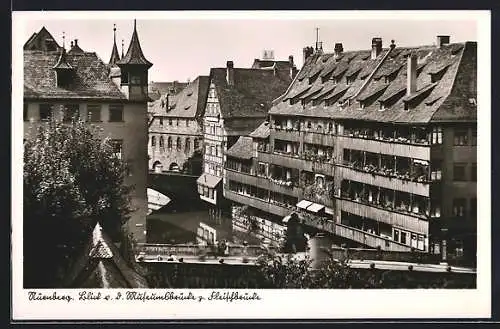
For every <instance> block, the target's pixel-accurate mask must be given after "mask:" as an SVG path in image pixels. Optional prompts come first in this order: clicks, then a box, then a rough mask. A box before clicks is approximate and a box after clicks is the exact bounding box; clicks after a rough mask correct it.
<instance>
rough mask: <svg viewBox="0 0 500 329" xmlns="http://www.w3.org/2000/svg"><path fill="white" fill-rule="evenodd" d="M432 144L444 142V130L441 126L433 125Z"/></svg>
mask: <svg viewBox="0 0 500 329" xmlns="http://www.w3.org/2000/svg"><path fill="white" fill-rule="evenodd" d="M431 143H432V144H443V130H442V128H441V127H433V128H432V134H431Z"/></svg>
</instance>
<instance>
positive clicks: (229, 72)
mask: <svg viewBox="0 0 500 329" xmlns="http://www.w3.org/2000/svg"><path fill="white" fill-rule="evenodd" d="M226 68H227V69H226V80H227V84H228V85H230V86H232V85H234V63H233V61H227V64H226Z"/></svg>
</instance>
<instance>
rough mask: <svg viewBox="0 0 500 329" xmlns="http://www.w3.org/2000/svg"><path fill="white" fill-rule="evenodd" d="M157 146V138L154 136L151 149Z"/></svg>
mask: <svg viewBox="0 0 500 329" xmlns="http://www.w3.org/2000/svg"><path fill="white" fill-rule="evenodd" d="M155 146H156V137H155V136H153V137H151V147H155Z"/></svg>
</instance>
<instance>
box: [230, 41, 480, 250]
mask: <svg viewBox="0 0 500 329" xmlns="http://www.w3.org/2000/svg"><path fill="white" fill-rule="evenodd" d="M309 49H311V48H309V47H308V48H305V51H304V54H305V55H307V56H306V57H307V58H306V61H305V64H304V67H303V68H302V69H301V71H300V72H299V73H298V75H297V77H296V79H295V80H294V81H293V83H292V84H291V85H290V86H289V88H288V90H287V91H286V92H285V93H284V94H283V95H282V96H281V97H280V98H279V99H277V100H276V102H275V105H274V106H273V107H272V108H271V110H270V111H269V119H270V120H269V123H268V124H267V125H266V127H263V126H261V127H259V128H258V129H257V130H256V131H255V132H254V133H253V134H251V136H252V138H253V150H254V152H253V153H252V160H251V162H250V164H251V169H250V170H249V172H248V173H247V172H243V171H242V170H241V169H240V170H234V169H230V168H228V167H227V165H228V164H229V162H228V163H227V164H226V171H227V181H226V184H225V191H224V193H225V196H226V197H227V198H228V199H230V200H232V201H233V202H234V206H233V208H234V207H240V208H241V207H243V206H245V207H251V208H253V209H263V210H264V211H266V212H267V215H266V216H262V218H263V219H266V220H267V219H270V220H271V221H275V222H278V221H279V222H282V223H286V222H287V220H288V219H289V218H290V217H289V215H290V214H296V215H298V217H299V218H300V221H301V223H302V225H303V226H304V227H305V228H306V229H307V230H308V232H309V233H310V234H316V233H318V232H323V233H330V234H331V236H332V237H335V239H336V241H337V243H347V244H348V245H352V246H365V247H366V246H367V247H373V248H375V247H380V248H382V249H385V250H392V251H411V250H413V249H414V250H419V251H422V252H428V253H435V254H441V255H442V257H443V259H449V258H454V257H459V258H460V257H462V256H465V257H466V258H469V259H475V252H476V240H477V238H476V224H477V219H476V213H477V199H476V176H477V169H476V168H477V164H476V151H477V108H476V94H477V91H476V81H477V77H476V67H477V63H476V61H477V54H476V43H475V42H465V43H455V44H450V43H449V37H448V38H446V37H442V36H441V37H438V39H437V43H436V45H435V46H422V47H416V48H399V47H396V46H395V44H394V43H392V44H391V45H390V47H389V48H382V40H381V39H380V38H374V39H373V40H372V49H371V50H367V51H354V52H344V51H343V49H342V47H341V45H340V46H339V45H338V44H337V45H336V46H335V51H334V52H333V53H323V52H310V51H309ZM306 50H307V51H306ZM229 151H231V150H229ZM245 161H246V162H245ZM239 162H240V164H239V165H238V164H233V167H234V168H239V167H238V166H241V165H243V164H244V163H248V159H242V158H240V161H239ZM247 165H248V164H247ZM280 218H281V219H280Z"/></svg>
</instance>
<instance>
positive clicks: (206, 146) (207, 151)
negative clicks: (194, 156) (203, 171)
mask: <svg viewBox="0 0 500 329" xmlns="http://www.w3.org/2000/svg"><path fill="white" fill-rule="evenodd" d="M205 154H208V155H210V145H208V144H207V145H205Z"/></svg>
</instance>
